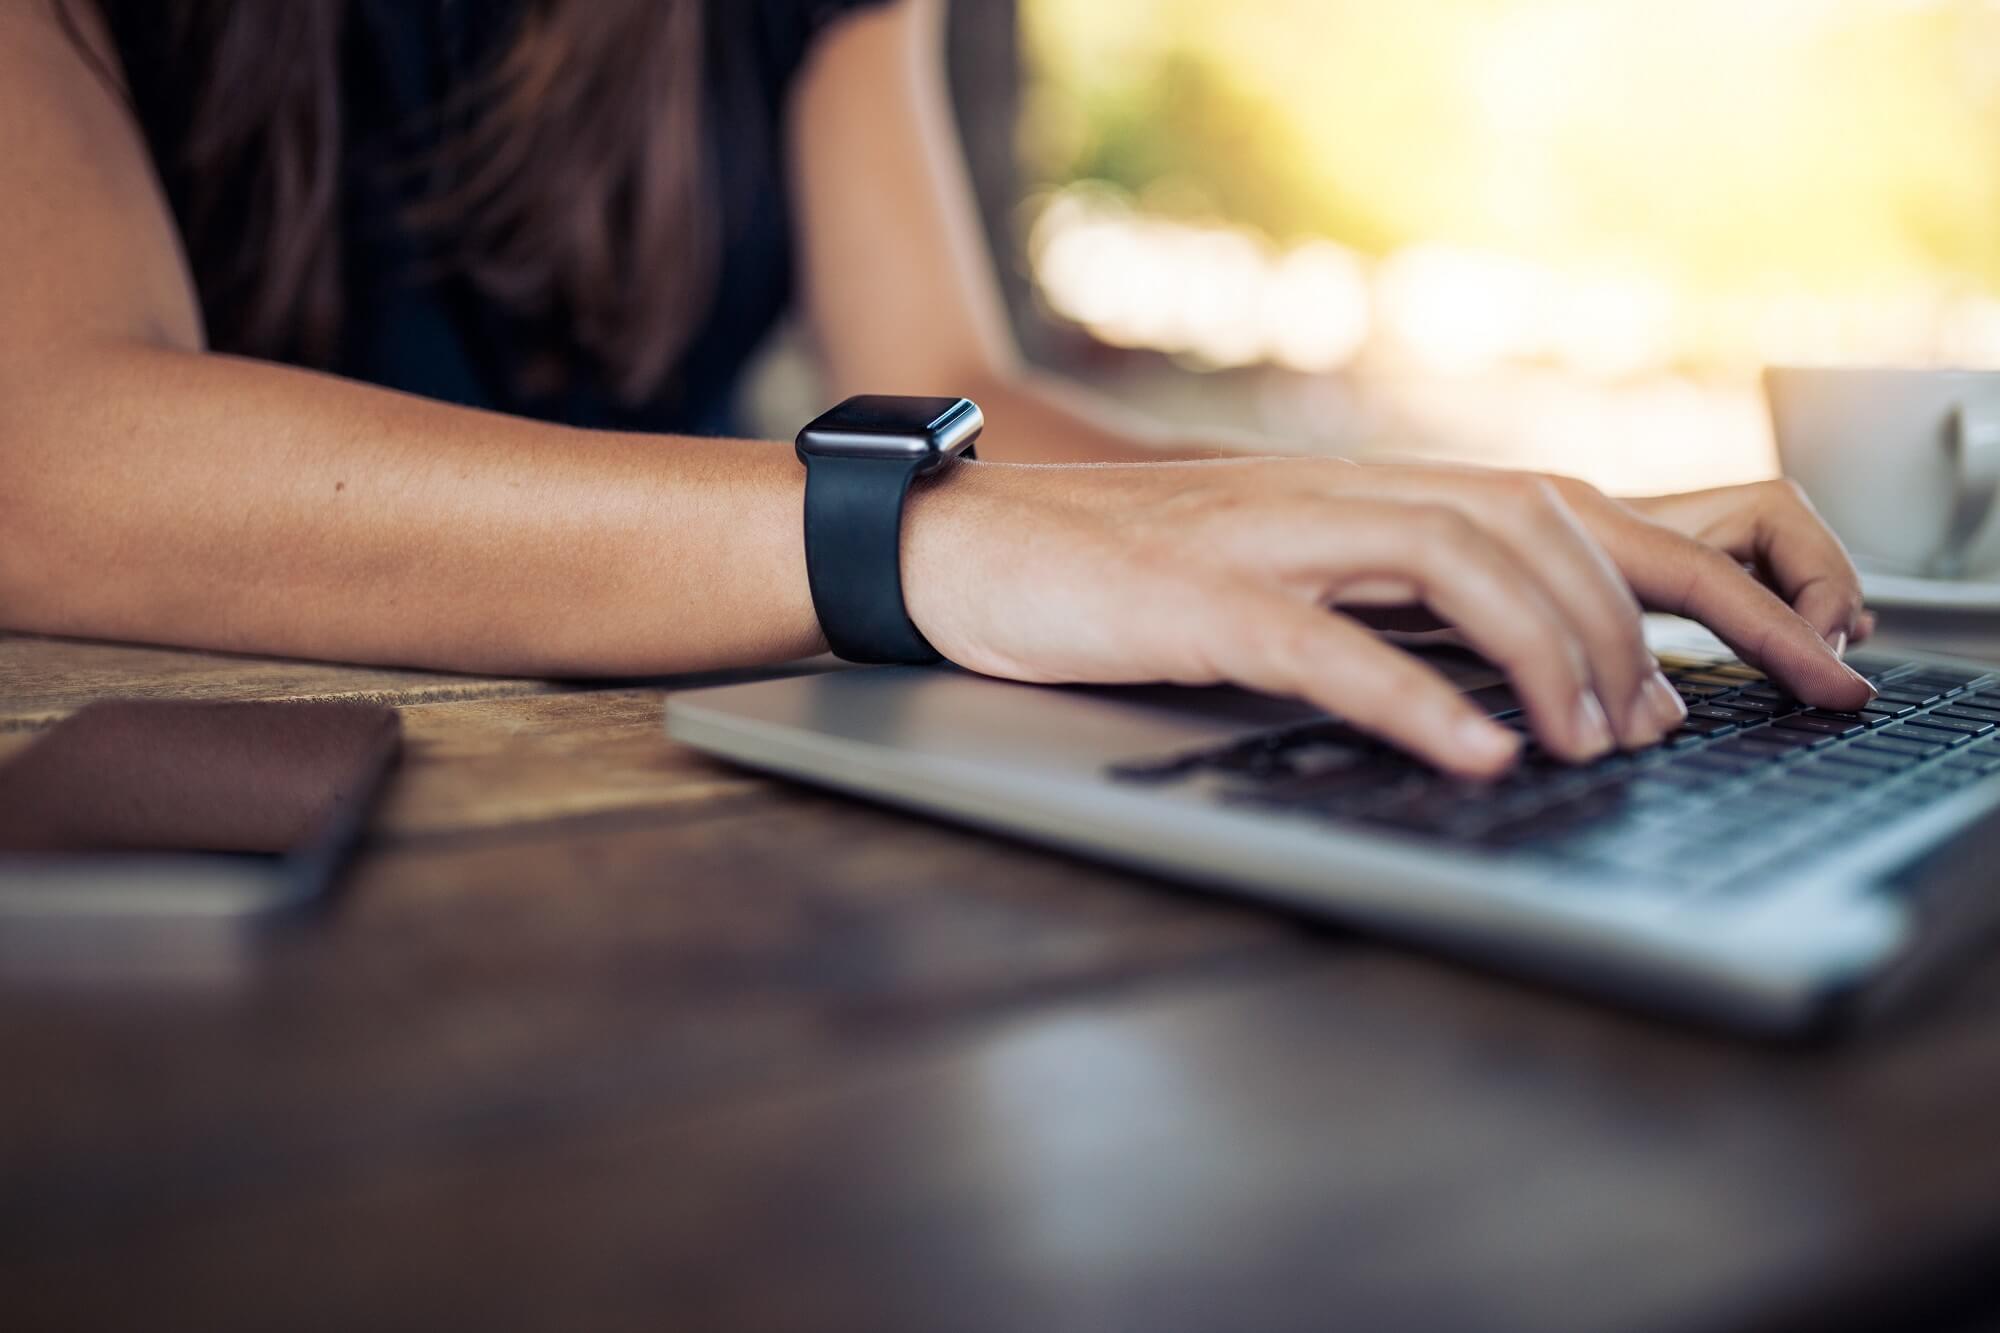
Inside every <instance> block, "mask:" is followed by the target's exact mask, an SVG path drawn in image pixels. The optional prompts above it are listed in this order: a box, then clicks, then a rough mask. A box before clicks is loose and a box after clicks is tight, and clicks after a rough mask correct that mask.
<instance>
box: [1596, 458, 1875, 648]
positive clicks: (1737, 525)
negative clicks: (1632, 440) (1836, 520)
mask: <svg viewBox="0 0 2000 1333" xmlns="http://www.w3.org/2000/svg"><path fill="white" fill-rule="evenodd" d="M1601 498H1602V497H1600V499H1601ZM1606 503H1612V502H1610V501H1606ZM1620 503H1622V504H1623V505H1624V506H1625V507H1626V508H1628V509H1631V510H1632V511H1634V512H1636V513H1637V514H1639V515H1640V516H1641V517H1642V518H1646V519H1650V520H1651V521H1652V522H1654V523H1658V524H1660V525H1662V526H1664V527H1668V528H1672V529H1673V530H1674V531H1675V532H1679V533H1683V534H1685V535H1686V536H1689V537H1693V538H1694V539H1695V540H1696V541H1699V542H1702V543H1704V544H1706V545H1709V546H1713V547H1715V548H1717V549H1718V550H1721V551H1724V552H1726V553H1727V554H1728V555H1730V556H1732V557H1734V558H1735V559H1736V560H1737V561H1739V562H1740V563H1742V564H1744V565H1747V566H1749V567H1750V569H1751V570H1752V572H1753V573H1754V574H1755V575H1756V576H1757V578H1759V579H1760V580H1761V581H1762V582H1764V583H1765V584H1766V585H1767V586H1768V587H1770V588H1772V589H1773V590H1774V591H1776V592H1777V593H1778V594H1779V595H1780V596H1782V597H1783V598H1784V599H1785V601H1786V602H1788V603H1790V605H1791V607H1792V609H1793V610H1795V611H1797V612H1798V613H1799V614H1800V615H1802V616H1804V617H1805V618H1806V620H1807V621H1808V622H1809V623H1810V624H1811V625H1812V626H1813V628H1814V629H1817V630H1818V631H1819V632H1820V634H1821V636H1822V637H1823V638H1825V639H1826V641H1827V642H1828V643H1830V644H1832V645H1833V650H1834V651H1835V652H1836V653H1839V652H1844V651H1845V650H1846V647H1847V645H1848V644H1849V643H1859V642H1861V641H1862V640H1863V639H1866V638H1867V637H1868V636H1869V635H1870V634H1872V633H1874V630H1875V617H1874V615H1873V614H1871V613H1870V612H1868V611H1866V610H1863V609H1862V605H1861V580H1860V578H1859V577H1858V576H1857V575H1856V574H1855V572H1854V565H1853V562H1851V561H1850V560H1849V559H1848V558H1847V552H1846V551H1845V550H1844V549H1842V547H1841V545H1840V539H1839V538H1837V537H1835V536H1834V535H1833V532H1832V530H1831V529H1829V528H1828V527H1827V526H1826V523H1825V522H1824V521H1823V520H1822V519H1821V518H1820V516H1819V514H1818V513H1817V512H1816V511H1815V510H1814V509H1813V507H1812V502H1811V501H1809V500H1807V499H1806V497H1805V492H1803V491H1801V490H1800V489H1799V488H1798V486H1797V485H1796V484H1795V483H1793V482H1790V481H1766V482H1758V483H1757V484H1755V485H1750V486H1723V487H1720V488H1718V489H1716V490H1710V491H1688V492H1686V493H1684V494H1681V495H1659V496H1653V497H1651V498H1648V499H1642V500H1625V501H1622V502H1620Z"/></svg>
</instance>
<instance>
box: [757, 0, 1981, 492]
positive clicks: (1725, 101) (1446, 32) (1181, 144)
mask: <svg viewBox="0 0 2000 1333" xmlns="http://www.w3.org/2000/svg"><path fill="white" fill-rule="evenodd" d="M953 24H954V35H953V77H954V85H955V87H954V93H955V96H956V98H957V101H958V104H959V105H958V109H959V116H960V121H961V125H962V129H963V132H964V136H965V140H966V146H967V152H968V157H969V159H970V160H971V162H972V164H973V167H974V172H975V176H976V177H977V179H978V185H979V188H980V192H981V197H982V202H983V205H984V207H985V209H986V212H987V217H988V225H989V230H990V231H991V232H992V235H993V239H994V243H995V248H996V253H997V256H998V259H999V262H1000V264H1001V266H1002V268H1003V270H1004V273H1005V277H1006V280H1007V282H1008V284H1009V289H1010V298H1011V300H1012V303H1013V304H1014V306H1015V316H1016V322H1017V324H1018V326H1019V327H1020V330H1021V334H1022V338H1023V342H1024V344H1025V345H1026V346H1027V347H1028V349H1029V351H1030V354H1031V356H1033V357H1034V359H1036V360H1037V361H1039V362H1041V363H1043V364H1045V365H1048V366H1050V367H1051V368H1053V369H1057V370H1060V371H1062V372H1064V373H1066V374H1069V375H1072V376H1074V377H1076V378H1078V379H1081V380H1084V381H1086V382H1089V383H1091V384H1093V385H1095V386H1098V387H1100V388H1102V389H1103V390H1105V391H1106V392H1108V393H1110V394H1112V395H1114V396H1116V397H1118V398H1120V399H1123V400H1126V401H1128V402H1131V403H1133V404H1135V405H1136V406H1138V407H1140V408H1142V409H1143V410H1145V411H1147V412H1148V413H1150V414H1152V415H1155V416H1158V417H1161V418H1163V419H1165V420H1167V421H1169V422H1171V423H1176V424H1178V425H1179V426H1180V427H1181V428H1183V429H1186V430H1188V431H1189V432H1190V433H1193V432H1196V431H1198V430H1201V429H1205V428H1226V429H1233V430H1246V431H1249V432H1252V433H1254V434H1255V435H1257V436H1260V437H1263V438H1265V439H1266V440H1268V441H1269V442H1270V443H1271V444H1272V445H1274V446H1277V447H1282V448H1288V449H1296V450H1299V451H1338V452H1342V453H1347V454H1350V455H1357V456H1369V455H1380V454H1383V453H1387V452H1395V453H1401V454H1421V455H1425V456H1431V457H1450V458H1460V459H1467V460H1472V461H1479V462H1487V463H1494V464H1505V465H1517V466H1529V467H1538V468H1548V469H1554V470H1559V471H1563V472H1568V473H1572V474H1575V475H1579V476H1583V477H1586V478H1588V479H1590V480H1592V481H1594V482H1597V483H1598V484H1600V485H1603V486H1606V487H1608V488H1611V489H1614V490H1618V491H1625V492H1633V491H1649V490H1659V489H1670V488H1682V487H1688V486H1696V485H1707V484H1719V483H1723V482H1731V481H1741V480H1749V479H1754V478H1756V477H1760V476H1766V475H1770V474H1772V473H1773V472H1774V471H1775V466H1776V464H1775V459H1774V455H1773V451H1772V445H1771V441H1770V432H1769V427H1768V424H1767V423H1766V421H1765V418H1764V411H1763V407H1762V403H1761V400H1760V398H1759V395H1758V390H1757V381H1756V376H1757V370H1758V368H1759V366H1761V365H1763V364H1766V363H1799V362H1804V363H1851V364H1896V365H1901V364H1913V365H1969V366H1989V365H2000V3H1995V2H1994V0H1755V3H1742V2H1741V0H1679V3H1675V4H1673V5H1661V4H1657V3H1641V2H1640V0H1403V2H1402V3H1396V4H1383V3H1380V0H1227V2H1226V3H1225V2H1224V0H1090V3H1088V4H1079V3H1074V2H1073V0H1019V3H1018V4H1006V3H969V2H966V0H962V2H961V3H959V4H958V5H956V6H955V15H954V20H953ZM787 410H790V409H789V408H788V409H787ZM789 419H792V420H796V419H798V418H797V417H796V415H793V416H791V417H790V418H789ZM781 433H783V432H781Z"/></svg>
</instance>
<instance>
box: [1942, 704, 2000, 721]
mask: <svg viewBox="0 0 2000 1333" xmlns="http://www.w3.org/2000/svg"><path fill="white" fill-rule="evenodd" d="M1926 716H1927V717H1955V718H1957V719H1958V720H1959V721H1961V722H1985V723H1989V724H1991V723H2000V709H1990V708H1976V707H1972V706H1970V705H1961V704H1960V703H1959V702H1958V700H1956V699H1953V700H1952V701H1951V706H1950V707H1949V708H1940V709H1938V710H1937V711H1935V712H1932V713H1928V714H1926Z"/></svg>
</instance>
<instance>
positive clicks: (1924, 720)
mask: <svg viewBox="0 0 2000 1333" xmlns="http://www.w3.org/2000/svg"><path fill="white" fill-rule="evenodd" d="M1912 727H1922V728H1923V729H1924V730H1926V731H1955V732H1957V733H1958V734H1959V735H1961V736H1986V735H1990V734H1991V733H1992V731H1993V729H1994V728H1993V724H1992V723H1991V722H1980V721H1976V720H1973V721H1968V720H1967V719H1965V718H1958V717H1946V716H1944V715H1943V714H1942V713H1925V714H1924V715H1923V716H1922V717H1913V718H1911V719H1910V720H1909V721H1908V722H1905V723H1904V724H1903V725H1902V727H1901V728H1899V730H1903V731H1908V730H1909V729H1910V728H1912Z"/></svg>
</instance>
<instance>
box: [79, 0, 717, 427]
mask: <svg viewBox="0 0 2000 1333" xmlns="http://www.w3.org/2000/svg"><path fill="white" fill-rule="evenodd" d="M157 2H158V3H166V2H167V0H157ZM69 3H71V0H58V11H59V13H60V14H61V15H62V17H63V19H64V23H65V26H66V27H68V29H69V31H70V33H71V36H72V38H78V33H77V30H76V26H75V24H74V22H73V16H72V15H71V14H70V13H69V11H68V5H69ZM703 11H704V5H703V3H702V0H523V3H522V4H521V21H520V27H519V31H518V32H517V34H516V35H515V37H514V39H513V41H512V44H511V46H509V47H508V48H507V50H506V51H505V54H504V55H502V56H501V57H500V59H499V60H498V61H497V63H496V64H495V65H494V66H493V67H492V68H491V69H490V70H489V71H488V72H487V74H486V75H485V76H484V77H483V78H482V79H480V80H478V81H477V82H476V83H475V84H474V85H473V86H471V87H468V88H466V89H464V90H463V91H462V93H461V94H460V95H459V96H457V97H455V98H453V99H452V100H451V101H450V103H449V104H447V105H446V106H443V107H440V108H437V114H438V115H439V116H441V117H442V118H443V126H444V128H445V130H446V131H447V133H446V137H445V147H444V149H443V150H442V151H441V152H440V153H439V154H438V156H437V160H436V161H431V162H425V163H411V164H407V165H408V166H409V167H410V168H411V169H421V170H424V171H426V172H427V173H429V174H431V175H432V177H433V178H434V179H435V180H438V181H442V182H444V184H442V185H441V186H439V187H438V188H436V189H434V190H433V191H432V192H431V193H430V194H429V195H428V196H427V197H425V198H424V199H423V200H422V201H421V202H420V203H419V204H417V205H416V206H415V207H413V208H412V210H411V216H410V218H409V221H410V222H411V223H412V224H413V225H415V226H418V227H420V228H424V229H428V230H430V231H432V232H434V233H435V234H436V235H438V236H439V237H440V238H441V239H443V240H444V241H446V242H447V244H446V245H445V246H444V250H445V253H446V254H447V256H448V260H447V262H449V263H451V264H453V265H455V266H456V267H457V268H458V269H459V270H460V271H462V272H463V273H464V274H465V275H466V276H467V277H468V278H469V279H470V280H471V281H472V282H473V283H474V284H475V285H476V286H477V287H478V289H479V290H480V291H482V292H483V293H485V294H486V295H488V296H489V297H491V298H492V299H494V300H496V301H498V302H499V303H501V304H502V305H503V306H504V307H505V308H507V309H509V310H512V311H514V312H517V313H519V314H521V315H523V316H526V317H530V318H536V319H559V320H560V321H561V322H562V324H563V326H564V328H565V329H566V331H567V334H568V337H569V338H570V339H571V340H573V342H574V344H575V346H576V347H577V348H578V349H579V350H580V351H581V352H582V353H583V354H584V355H585V356H587V357H588V358H589V359H590V360H592V361H593V362H594V363H595V365H596V367H597V368H598V370H599V372H600V373H601V374H602V376H603V378H604V379H605V381H606V382H607V383H608V384H609V386H610V387H611V388H613V389H614V390H615V391H616V392H617V393H618V394H619V395H620V396H621V397H623V398H625V399H627V400H628V401H636V400H639V399H642V398H644V397H646V396H647V395H648V394H650V393H652V392H654V391H655V390H657V389H658V388H659V387H660V385H661V382H662V379H663V377H664V376H665V374H666V372H667V371H668V370H669V368H671V367H672V365H673V364H674V362H675V360H676V359H677V358H678V356H679V354H680V353H681V351H682V350H683V349H684V347H685V346H686V343H687V340H688V339H689V337H690V336H691V334H692V333H693V330H694V328H695V327H696V325H697V323H698V321H699V320H700V319H701V317H702V316H703V315H704V314H705V313H706V311H707V308H708V305H709V301H710V300H711V298H712V296H713V291H712V283H713V269H714V265H713V263H712V262H711V258H710V256H711V252H712V248H713V246H714V245H715V243H716V237H715V236H714V226H713V223H712V221H711V219H712V218H713V216H714V208H713V200H712V199H711V198H710V196H711V193H712V191H711V189H710V180H709V171H710V164H709V163H708V162H707V160H706V155H705V153H704V150H703V137H704V136H703V107H704V92H705V89H704V84H703V66H704V42H705V40H706V24H705V22H704V12H703ZM347 17H348V0H281V2H278V3H270V2H267V0H181V3H180V5H179V12H178V18H179V19H180V22H179V25H178V31H177V36H176V41H177V46H178V49H177V50H176V52H175V53H174V58H175V59H176V61H178V62H180V64H179V66H178V68H179V69H180V70H181V71H183V72H184V77H186V78H188V79H190V80H192V85H191V86H194V87H196V88H198V89H199V93H198V94H197V98H196V101H195V105H194V108H193V113H192V120H191V122H190V124H189V127H188V132H187V135H186V138H185V144H186V153H187V160H186V161H185V162H184V163H180V164H176V165H177V166H178V167H179V168H181V169H182V170H184V171H185V173H186V179H187V180H188V181H190V182H191V188H190V190H189V194H188V201H187V214H188V216H187V217H186V219H185V226H186V229H187V231H188V233H189V234H188V236H187V237H186V238H185V239H186V242H187V245H188V247H189V254H190V259H191V262H192V263H193V267H194V270H195V277H196V282H197V285H198V286H199V288H200V291H201V297H202V304H203V308H204V311H205V312H206V313H207V314H208V317H209V319H210V329H209V338H210V342H211V344H212V345H213V346H215V347H217V348H218V349H219V350H227V351H238V352H244V353H248V354H250V355H257V356H267V357H274V358H280V359H289V360H299V361H304V362H306V363H308V364H326V363H327V362H328V360H329V359H330V358H331V357H332V355H333V353H334V349H335V347H336V346H337V345H338V339H339V332H340V327H341V321H342V317H343V314H344V311H343V309H342V304H343V302H342V290H343V288H342V275H341V272H340V242H339V234H338V220H339V217H340V207H341V201H340V179H341V154H342V151H343V145H342V142H341V105H340V98H341V85H340V70H339V56H340V46H341V40H342V34H343V31H344V29H345V27H346V22H347ZM78 39H79V44H81V42H80V38H78Z"/></svg>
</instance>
